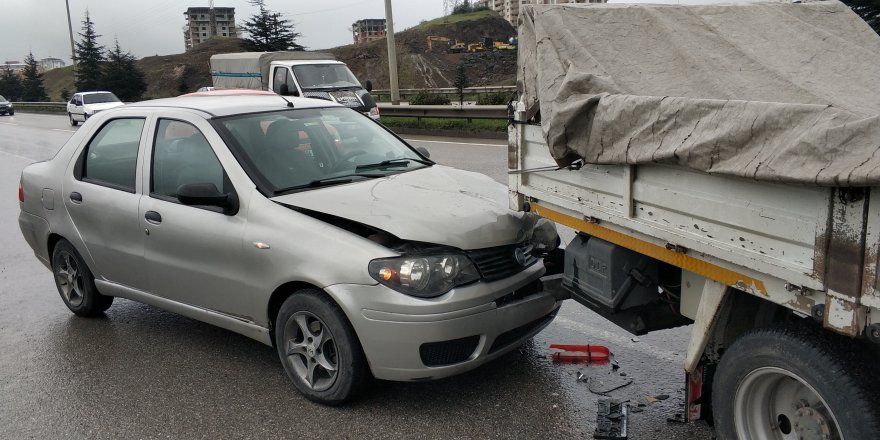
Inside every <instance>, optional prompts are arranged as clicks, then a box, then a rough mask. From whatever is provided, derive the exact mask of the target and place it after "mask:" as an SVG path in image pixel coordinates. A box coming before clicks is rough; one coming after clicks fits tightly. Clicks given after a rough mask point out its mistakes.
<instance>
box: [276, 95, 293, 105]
mask: <svg viewBox="0 0 880 440" xmlns="http://www.w3.org/2000/svg"><path fill="white" fill-rule="evenodd" d="M278 97H279V98H281V99H283V100H284V102H286V103H287V106H288V107H290V108H293V103H292V102H290V101H288V100H287V98H285V97H284V95H282V94H278Z"/></svg>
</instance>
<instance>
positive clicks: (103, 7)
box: [0, 0, 719, 63]
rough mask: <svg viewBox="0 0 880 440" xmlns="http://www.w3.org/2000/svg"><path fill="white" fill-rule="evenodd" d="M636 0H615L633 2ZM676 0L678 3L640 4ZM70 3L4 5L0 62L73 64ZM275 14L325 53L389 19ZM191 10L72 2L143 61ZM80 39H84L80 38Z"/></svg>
mask: <svg viewBox="0 0 880 440" xmlns="http://www.w3.org/2000/svg"><path fill="white" fill-rule="evenodd" d="M629 1H632V0H611V2H612V3H615V2H629ZM642 1H643V2H651V3H667V2H668V3H676V2H678V0H642ZM698 1H699V2H701V3H713V2H717V1H719V0H682V1H681V3H694V2H698ZM64 4H65V2H64V0H0V11H2V12H0V18H2V20H0V26H2V29H3V31H2V36H0V62H2V61H7V60H10V61H12V60H16V61H21V60H23V59H24V57H25V56H27V53H28V51H33V53H34V57H36V58H37V59H40V58H46V57H57V58H61V59H63V60H64V61H65V62H67V63H70V39H69V37H68V32H67V14H66V11H65V6H64ZM266 5H267V7H268V8H269V9H270V10H274V11H278V12H281V13H283V14H284V16H285V18H287V19H288V20H291V21H292V22H293V23H294V24H295V26H296V31H297V32H300V33H302V37H301V38H300V39H299V40H298V42H299V43H300V44H303V45H305V46H306V47H307V48H309V49H327V48H330V47H336V46H340V45H344V44H349V43H351V33H350V32H349V30H348V29H349V27H350V26H351V24H352V23H353V22H355V21H357V20H359V19H362V18H383V17H384V16H385V6H384V5H385V3H384V1H383V0H320V1H307V0H266ZM392 5H393V8H394V27H395V30H396V31H398V32H399V31H401V30H403V29H406V28H408V27H412V26H414V25H417V24H418V23H419V22H420V21H422V20H430V19H433V18H436V17H440V16H441V15H443V0H393V1H392ZM190 6H208V0H70V14H71V18H72V21H73V30H74V33H77V32H80V31H81V27H82V20H83V17H84V16H85V12H86V9H88V10H89V13H90V14H91V17H92V21H93V22H94V23H95V30H96V31H97V32H98V34H100V35H101V38H100V40H99V41H100V42H101V43H102V44H104V45H105V46H108V47H109V46H112V45H113V38H114V37H116V38H118V39H119V44H120V45H121V46H122V49H123V50H128V51H131V52H132V53H134V55H135V56H137V57H138V58H141V57H145V56H150V55H157V54H159V55H165V54H173V53H181V52H183V26H184V23H185V19H184V15H183V13H184V12H185V11H186V8H187V7H190ZM215 6H222V7H234V8H235V19H236V21H237V22H238V23H239V24H240V23H242V22H243V21H245V20H246V19H247V18H248V17H250V16H251V15H252V14H254V13H255V12H256V8H255V7H253V6H251V5H250V4H248V2H247V0H216V1H215ZM74 38H76V39H79V37H78V36H77V35H74Z"/></svg>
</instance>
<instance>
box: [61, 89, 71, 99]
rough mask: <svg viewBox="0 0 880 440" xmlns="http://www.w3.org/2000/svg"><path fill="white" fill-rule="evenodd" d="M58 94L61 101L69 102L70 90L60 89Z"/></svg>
mask: <svg viewBox="0 0 880 440" xmlns="http://www.w3.org/2000/svg"><path fill="white" fill-rule="evenodd" d="M59 94H60V95H61V100H62V101H70V90H67V87H64V88H62V89H61V93H59Z"/></svg>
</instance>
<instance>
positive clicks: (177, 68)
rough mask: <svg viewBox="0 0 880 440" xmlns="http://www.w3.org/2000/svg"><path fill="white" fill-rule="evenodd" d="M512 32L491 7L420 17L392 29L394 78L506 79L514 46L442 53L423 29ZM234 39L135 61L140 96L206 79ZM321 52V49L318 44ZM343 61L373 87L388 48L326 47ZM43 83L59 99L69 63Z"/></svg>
mask: <svg viewBox="0 0 880 440" xmlns="http://www.w3.org/2000/svg"><path fill="white" fill-rule="evenodd" d="M515 34H516V31H515V30H514V29H513V27H512V26H511V25H510V24H509V23H508V22H507V21H506V20H504V19H503V18H501V17H500V16H499V15H498V14H496V13H495V12H492V11H478V12H472V13H468V14H456V15H451V16H448V17H441V18H437V19H434V20H431V21H426V22H424V23H421V24H419V25H418V26H415V27H413V28H410V29H407V30H405V31H403V32H398V33H396V35H395V41H396V43H397V51H398V80H399V84H400V87H401V88H423V87H451V86H452V81H453V80H454V78H455V70H456V68H457V67H458V65H459V64H464V65H465V68H466V72H467V76H468V81H469V83H470V85H471V86H487V85H512V84H514V82H515V79H516V52H515V51H497V52H491V51H487V52H480V53H457V54H452V53H447V51H446V47H445V46H444V45H443V44H439V45H438V46H437V48H435V50H433V51H431V52H428V51H427V48H428V47H427V43H426V39H427V37H428V36H429V35H437V36H445V37H448V38H451V39H454V40H457V41H461V42H464V43H466V44H467V43H477V42H482V40H483V38H484V37H491V38H494V39H497V40H507V38H509V37H511V36H513V35H515ZM242 51H244V47H243V46H242V41H241V40H238V39H228V38H226V39H213V40H209V41H207V42H205V43H203V44H200V45H198V46H196V47H195V48H193V49H192V50H190V51H189V52H185V53H181V54H173V55H156V56H150V57H145V58H143V59H141V60H139V61H138V67H139V68H140V69H141V70H142V71H143V72H144V76H145V77H146V81H147V91H146V93H144V96H143V98H144V99H151V98H164V97H169V96H176V95H178V94H180V92H179V91H178V90H179V89H180V88H181V85H183V87H184V88H185V89H186V90H187V91H195V90H196V89H198V88H199V87H202V86H209V85H211V73H210V66H209V59H210V57H211V55H214V54H217V53H228V52H242ZM322 52H325V51H323V50H322ZM326 52H331V53H333V54H334V55H336V57H337V58H338V59H339V60H340V61H343V62H345V63H346V64H348V66H349V67H350V68H351V70H352V71H353V72H354V74H355V76H357V77H358V78H359V79H361V80H362V81H365V80H367V79H369V80H371V81H373V84H374V87H376V88H377V89H387V88H389V87H390V85H389V80H388V53H387V43H386V41H385V39H382V40H378V41H373V42H370V43H367V44H361V45H348V46H340V47H336V48H333V49H329V50H326ZM44 84H45V86H46V91H47V92H48V94H49V99H50V100H52V101H60V100H61V91H62V90H63V89H66V90H67V91H68V92H70V93H73V92H74V86H73V68H72V67H70V66H68V67H63V68H60V69H54V70H50V71H48V72H46V73H45V75H44Z"/></svg>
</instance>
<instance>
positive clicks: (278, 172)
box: [215, 108, 432, 195]
mask: <svg viewBox="0 0 880 440" xmlns="http://www.w3.org/2000/svg"><path fill="white" fill-rule="evenodd" d="M215 125H217V126H218V128H219V129H220V130H221V131H226V132H227V133H228V135H229V136H231V137H232V138H233V139H234V140H235V143H236V144H237V145H233V148H237V149H238V150H239V151H240V152H241V153H243V156H244V161H245V162H247V165H249V166H246V167H245V168H246V169H248V172H249V173H251V178H252V179H253V180H254V181H255V182H263V183H264V184H265V183H267V184H268V189H269V191H271V192H272V193H274V194H276V195H277V194H283V193H286V192H292V191H302V190H307V189H313V188H316V187H320V186H326V185H335V184H340V183H348V182H352V181H357V180H364V179H371V178H376V177H383V176H385V175H388V174H393V173H400V172H405V171H411V170H415V169H418V168H424V167H425V166H429V165H431V164H432V162H430V161H428V160H425V159H424V158H422V157H421V156H420V155H419V154H418V153H416V152H415V151H413V150H412V149H411V148H410V147H409V146H408V145H406V144H405V143H403V142H401V141H400V140H399V139H397V138H396V137H395V136H394V135H392V134H391V133H390V132H388V131H387V130H385V129H384V128H383V127H382V126H381V125H379V124H377V123H375V122H373V121H372V120H371V119H370V118H367V117H365V116H363V115H361V114H360V113H358V112H356V111H354V110H350V109H347V108H318V109H297V110H286V111H281V112H277V111H275V112H268V113H257V114H247V115H239V116H231V117H225V118H221V119H219V122H218V123H215Z"/></svg>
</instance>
